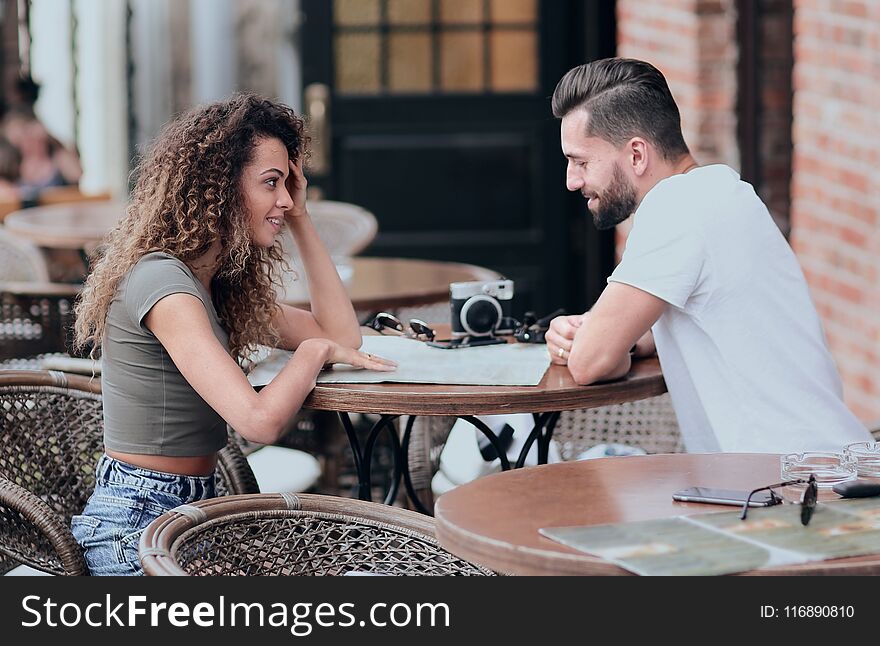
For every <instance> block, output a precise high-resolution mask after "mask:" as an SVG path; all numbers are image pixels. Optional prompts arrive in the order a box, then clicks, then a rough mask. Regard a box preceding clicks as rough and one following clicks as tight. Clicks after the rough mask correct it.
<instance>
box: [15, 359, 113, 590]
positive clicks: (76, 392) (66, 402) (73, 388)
mask: <svg viewBox="0 0 880 646" xmlns="http://www.w3.org/2000/svg"><path fill="white" fill-rule="evenodd" d="M102 450H103V421H102V412H101V395H100V383H99V382H98V380H90V379H89V378H88V377H84V376H76V375H66V374H64V373H60V372H47V371H2V372H0V552H3V553H4V554H5V555H6V556H8V557H11V558H13V559H14V560H16V561H18V562H22V563H26V564H27V565H30V566H31V567H34V568H36V569H39V570H43V571H46V572H52V573H54V574H85V573H86V571H85V562H84V561H83V558H82V553H81V551H80V548H79V546H78V545H77V544H76V541H75V540H74V539H73V536H72V534H71V533H70V529H69V525H70V518H71V516H73V515H74V514H76V513H79V512H80V511H81V510H82V508H83V507H84V506H85V504H86V500H87V499H88V497H89V495H91V492H92V490H93V489H94V483H95V480H94V469H95V463H96V462H97V460H98V458H99V457H100V455H101V452H102Z"/></svg>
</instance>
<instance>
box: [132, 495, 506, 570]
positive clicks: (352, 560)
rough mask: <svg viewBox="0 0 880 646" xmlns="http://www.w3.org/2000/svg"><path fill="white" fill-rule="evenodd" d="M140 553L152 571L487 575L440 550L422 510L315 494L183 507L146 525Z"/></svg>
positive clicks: (231, 499) (240, 498)
mask: <svg viewBox="0 0 880 646" xmlns="http://www.w3.org/2000/svg"><path fill="white" fill-rule="evenodd" d="M139 551H140V558H141V564H142V565H143V567H144V571H145V572H146V573H147V574H148V575H153V576H174V575H177V576H217V575H240V576H257V575H344V574H347V573H370V574H394V575H431V574H433V575H488V574H491V572H489V571H488V570H485V569H483V568H481V567H479V566H476V565H472V564H470V563H468V562H466V561H462V560H461V559H459V558H457V557H455V556H453V555H452V554H449V553H448V552H446V551H445V550H443V549H442V548H441V547H440V546H439V545H438V544H437V541H436V540H435V538H434V523H433V520H432V519H430V518H428V517H426V516H422V515H421V514H417V513H415V512H411V511H406V510H404V509H397V508H394V507H388V506H386V505H382V504H379V503H371V502H364V501H360V500H351V499H348V498H336V497H333V496H320V495H315V494H260V495H255V496H232V497H229V498H225V499H214V500H205V501H201V502H198V503H195V504H193V505H184V506H183V507H178V508H177V509H175V510H173V511H170V512H168V513H166V514H163V515H162V516H160V517H159V518H157V519H156V520H155V521H153V522H152V523H151V524H150V525H149V526H148V527H147V529H146V530H145V531H144V533H143V534H142V535H141V542H140V547H139Z"/></svg>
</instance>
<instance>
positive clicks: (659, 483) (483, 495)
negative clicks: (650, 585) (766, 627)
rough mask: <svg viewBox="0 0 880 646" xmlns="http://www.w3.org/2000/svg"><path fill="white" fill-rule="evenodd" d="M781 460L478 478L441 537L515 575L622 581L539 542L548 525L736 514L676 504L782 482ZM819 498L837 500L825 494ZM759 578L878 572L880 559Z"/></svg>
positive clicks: (449, 496)
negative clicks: (683, 496) (694, 490)
mask: <svg viewBox="0 0 880 646" xmlns="http://www.w3.org/2000/svg"><path fill="white" fill-rule="evenodd" d="M779 480H780V474H779V456H778V455H773V454H749V453H740V454H735V453H714V454H672V455H645V456H628V457H619V458H603V459H599V460H584V461H579V462H563V463H558V464H549V465H543V466H537V467H527V468H525V469H515V470H513V471H506V472H503V473H497V474H494V475H490V476H486V477H484V478H479V479H477V480H475V481H473V482H470V483H468V484H465V485H462V486H460V487H457V488H455V489H453V490H452V491H450V492H448V493H446V494H444V495H442V496H440V498H439V499H438V500H437V503H436V505H435V507H434V516H435V521H436V528H437V538H438V539H439V541H440V544H441V545H443V547H444V548H446V549H447V550H449V551H450V552H452V553H453V554H455V555H457V556H459V557H461V558H464V559H466V560H468V561H471V562H474V563H479V564H481V565H484V566H486V567H488V568H490V569H493V570H496V571H500V572H508V573H513V574H532V575H534V574H550V575H564V574H584V575H624V574H628V572H627V571H625V570H623V569H622V568H620V567H618V566H616V565H613V564H611V563H609V562H607V561H604V560H602V559H601V558H599V557H596V556H591V555H589V554H585V553H584V552H580V551H578V550H575V549H573V548H569V547H566V546H565V545H562V544H561V543H557V542H556V541H552V540H550V539H549V538H546V537H544V536H541V535H540V534H539V533H538V530H539V529H540V528H542V527H551V526H566V525H601V524H606V523H622V522H630V521H637V520H649V519H656V518H668V517H672V516H681V515H687V514H698V513H707V512H716V511H725V510H731V509H733V507H730V506H721V505H708V504H703V503H684V502H677V501H674V500H672V494H673V492H675V491H678V490H680V489H684V488H685V487H689V486H711V487H718V488H722V489H740V490H751V489H753V488H756V487H761V486H764V485H767V484H769V483H773V482H779ZM821 498H831V499H834V498H837V496H836V494H833V493H827V494H826V493H822V494H820V499H821ZM753 573H754V574H819V573H822V574H880V555H876V554H875V555H869V556H862V557H851V558H846V559H836V560H833V561H820V562H813V563H804V564H800V565H788V566H781V567H777V568H772V569H767V570H762V571H756V572H753Z"/></svg>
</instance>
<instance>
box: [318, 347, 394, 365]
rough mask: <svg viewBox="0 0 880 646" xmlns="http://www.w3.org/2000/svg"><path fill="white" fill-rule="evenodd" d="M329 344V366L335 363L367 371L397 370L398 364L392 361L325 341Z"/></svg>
mask: <svg viewBox="0 0 880 646" xmlns="http://www.w3.org/2000/svg"><path fill="white" fill-rule="evenodd" d="M324 341H326V342H327V344H328V357H327V362H326V364H327V365H332V364H334V363H344V364H347V365H349V366H354V367H355V368H364V369H365V370H377V371H379V372H392V371H394V370H397V364H396V363H395V362H394V361H391V360H390V359H385V358H384V357H380V356H377V355H375V354H370V353H369V352H362V351H361V350H355V349H353V348H348V347H346V346H344V345H340V344H338V343H336V342H335V341H331V340H329V339H324Z"/></svg>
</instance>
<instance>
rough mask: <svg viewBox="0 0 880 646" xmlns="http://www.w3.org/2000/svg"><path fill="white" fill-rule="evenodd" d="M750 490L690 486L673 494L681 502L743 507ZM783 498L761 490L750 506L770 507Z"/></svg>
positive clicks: (673, 497)
mask: <svg viewBox="0 0 880 646" xmlns="http://www.w3.org/2000/svg"><path fill="white" fill-rule="evenodd" d="M748 497H749V492H748V491H739V490H736V489H716V488H715V487H688V488H687V489H682V490H681V491H676V492H675V493H674V494H672V499H673V500H680V501H681V502H706V503H711V504H713V505H735V506H737V507H742V506H743V505H744V504H745V502H746V498H748ZM780 502H782V499H781V498H780V497H779V496H777V495H776V494H774V493H773V492H771V491H759V492H757V493H756V494H755V495H754V496H752V499H751V500H750V501H749V507H770V506H772V505H778V504H779V503H780Z"/></svg>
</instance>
